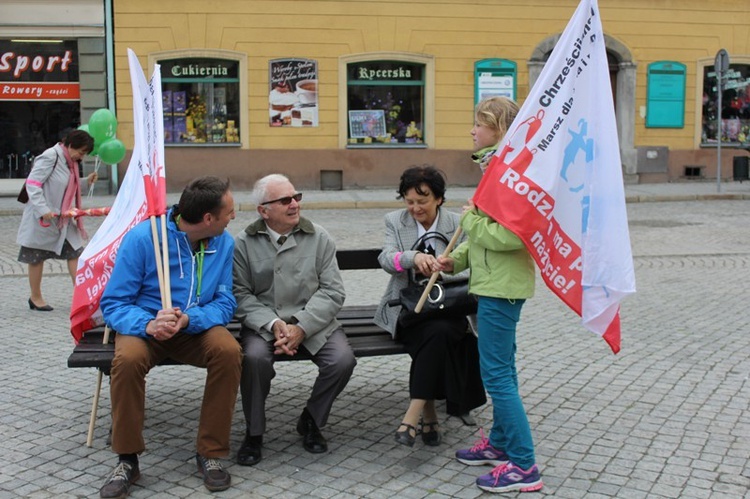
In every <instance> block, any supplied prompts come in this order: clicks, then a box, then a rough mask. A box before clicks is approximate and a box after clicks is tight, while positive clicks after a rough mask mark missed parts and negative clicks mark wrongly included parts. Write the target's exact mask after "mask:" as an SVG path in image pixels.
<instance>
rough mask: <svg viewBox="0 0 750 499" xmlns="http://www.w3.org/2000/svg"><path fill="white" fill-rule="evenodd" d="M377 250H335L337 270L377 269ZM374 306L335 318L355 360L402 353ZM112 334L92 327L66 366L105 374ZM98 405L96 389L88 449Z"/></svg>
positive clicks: (235, 331) (235, 330)
mask: <svg viewBox="0 0 750 499" xmlns="http://www.w3.org/2000/svg"><path fill="white" fill-rule="evenodd" d="M378 254H380V249H362V250H339V251H337V252H336V259H337V260H338V264H339V268H340V269H341V270H368V269H380V264H379V263H378ZM376 308H377V306H376V305H365V306H360V305H350V306H344V307H343V308H342V309H341V311H340V312H339V314H338V316H337V318H338V320H339V322H341V325H342V327H343V329H344V333H346V336H347V339H348V340H349V344H350V345H351V347H352V350H354V355H355V356H356V357H372V356H376V355H395V354H400V353H406V351H405V350H404V346H403V345H402V344H401V343H397V342H395V341H394V340H393V338H391V334H390V333H389V332H388V331H385V330H384V329H382V328H380V327H379V326H377V325H375V323H374V317H375V309H376ZM227 329H229V331H230V332H231V333H232V335H234V337H235V338H237V340H238V341H239V338H240V323H239V322H237V321H236V320H233V321H232V322H230V323H229V324H228V325H227ZM114 338H115V335H114V334H110V337H109V342H108V343H103V339H104V326H100V327H96V328H93V329H90V330H89V331H86V332H85V333H84V335H83V338H81V341H80V342H79V343H78V345H76V347H75V348H74V349H73V353H72V354H70V357H68V367H94V368H97V369H99V370H100V371H101V372H102V373H103V374H106V375H109V371H110V369H111V367H112V359H113V358H114V356H115V343H114V341H115V340H114ZM309 359H310V356H309V354H307V352H306V351H305V350H300V351H299V353H298V354H297V355H295V356H294V357H289V356H286V355H279V356H276V360H277V361H294V360H309ZM170 364H171V365H176V364H178V362H176V361H174V360H171V359H167V360H166V361H165V362H163V363H162V365H170ZM97 404H98V389H97V392H96V393H95V398H94V407H92V417H91V423H90V425H89V438H88V440H87V445H89V446H91V439H92V435H93V427H94V420H95V418H96V405H97Z"/></svg>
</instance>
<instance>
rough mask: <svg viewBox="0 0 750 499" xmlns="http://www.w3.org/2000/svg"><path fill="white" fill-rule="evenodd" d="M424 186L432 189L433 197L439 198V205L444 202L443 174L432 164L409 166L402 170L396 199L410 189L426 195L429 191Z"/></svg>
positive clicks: (402, 196) (401, 197)
mask: <svg viewBox="0 0 750 499" xmlns="http://www.w3.org/2000/svg"><path fill="white" fill-rule="evenodd" d="M424 186H427V187H428V188H429V189H430V191H432V194H433V195H434V196H435V199H439V200H440V205H442V204H443V202H445V174H444V173H443V172H442V171H440V170H438V169H437V168H435V167H434V166H432V165H421V166H411V167H409V168H407V169H406V170H404V173H402V174H401V180H400V181H399V185H398V191H397V192H398V196H397V197H396V199H403V198H404V196H406V193H407V192H409V191H410V190H411V189H414V190H415V191H417V194H419V195H420V196H426V195H427V194H429V193H428V192H427V191H425V190H424V188H423V187H424Z"/></svg>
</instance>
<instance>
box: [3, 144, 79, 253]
mask: <svg viewBox="0 0 750 499" xmlns="http://www.w3.org/2000/svg"><path fill="white" fill-rule="evenodd" d="M63 147H65V146H63V145H62V144H61V143H60V144H57V145H55V146H53V147H50V148H49V149H47V150H46V151H44V152H43V153H42V154H40V155H39V156H37V157H36V158H35V159H34V166H33V167H32V168H31V172H30V173H29V176H28V178H27V179H26V191H27V192H28V193H29V201H28V202H27V203H26V206H25V207H24V209H23V216H22V217H21V225H20V226H19V227H18V236H17V238H16V242H17V243H18V244H19V245H20V246H26V247H27V248H37V249H43V250H48V251H53V252H55V253H56V254H58V255H59V254H60V252H62V247H63V244H64V243H65V240H66V239H67V240H68V242H69V243H70V245H71V246H72V247H73V249H78V248H80V247H81V246H83V237H82V235H81V234H80V232H79V231H78V227H77V226H76V223H75V221H74V220H73V219H71V218H63V223H62V228H60V227H58V226H57V219H53V220H50V221H49V222H48V223H49V227H42V226H41V224H40V223H39V219H40V218H42V215H44V214H45V213H49V212H50V211H53V212H55V213H60V211H61V210H62V201H63V196H64V194H65V188H66V187H67V186H68V179H69V178H70V169H69V168H68V163H67V161H66V160H65V153H64V152H63ZM39 185H41V187H39Z"/></svg>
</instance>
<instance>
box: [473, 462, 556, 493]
mask: <svg viewBox="0 0 750 499" xmlns="http://www.w3.org/2000/svg"><path fill="white" fill-rule="evenodd" d="M477 486H478V487H479V488H480V489H482V490H486V491H487V492H512V491H514V490H517V491H519V492H536V491H537V490H541V489H542V487H543V486H544V484H543V483H542V477H541V475H540V474H539V468H538V467H537V465H536V464H535V465H533V466H532V467H531V468H529V469H528V470H522V469H521V468H519V467H518V466H516V465H515V464H513V463H511V462H508V463H506V464H503V465H501V466H498V467H497V468H495V469H494V470H492V471H491V472H490V473H489V474H487V475H482V476H480V477H479V478H477Z"/></svg>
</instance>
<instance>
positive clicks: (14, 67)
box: [0, 40, 81, 101]
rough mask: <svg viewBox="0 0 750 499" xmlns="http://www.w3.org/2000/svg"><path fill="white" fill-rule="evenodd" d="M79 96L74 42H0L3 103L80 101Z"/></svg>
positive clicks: (0, 79) (0, 96)
mask: <svg viewBox="0 0 750 499" xmlns="http://www.w3.org/2000/svg"><path fill="white" fill-rule="evenodd" d="M80 97H81V92H80V83H79V81H78V51H77V44H76V42H75V41H60V42H54V43H38V42H18V41H12V40H0V100H3V101H77V100H80Z"/></svg>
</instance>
